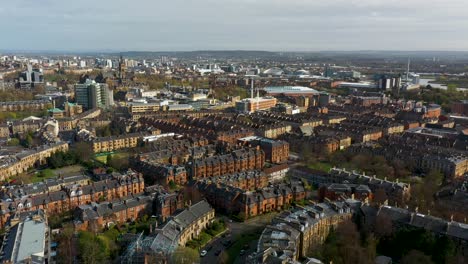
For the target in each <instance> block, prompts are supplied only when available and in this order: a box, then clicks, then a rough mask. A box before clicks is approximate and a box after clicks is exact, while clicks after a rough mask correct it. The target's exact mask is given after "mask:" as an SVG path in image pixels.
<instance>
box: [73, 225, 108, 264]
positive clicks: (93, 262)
mask: <svg viewBox="0 0 468 264" xmlns="http://www.w3.org/2000/svg"><path fill="white" fill-rule="evenodd" d="M78 246H79V249H80V250H79V253H80V259H81V263H85V264H97V263H105V262H107V260H108V256H109V251H108V249H107V248H106V246H105V244H104V242H103V241H102V240H101V239H99V238H98V237H97V236H96V235H94V234H92V233H90V232H86V231H81V232H80V234H79V241H78Z"/></svg>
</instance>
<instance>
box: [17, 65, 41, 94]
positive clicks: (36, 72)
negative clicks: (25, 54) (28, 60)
mask: <svg viewBox="0 0 468 264" xmlns="http://www.w3.org/2000/svg"><path fill="white" fill-rule="evenodd" d="M42 83H44V74H43V73H42V70H41V69H33V68H32V66H31V64H28V69H27V70H26V71H24V72H21V73H20V75H19V85H20V88H22V89H31V88H32V87H34V86H35V85H36V84H42Z"/></svg>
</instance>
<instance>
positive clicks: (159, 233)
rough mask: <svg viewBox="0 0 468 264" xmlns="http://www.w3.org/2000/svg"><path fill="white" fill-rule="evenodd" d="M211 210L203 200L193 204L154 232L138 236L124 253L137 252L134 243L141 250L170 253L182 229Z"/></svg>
mask: <svg viewBox="0 0 468 264" xmlns="http://www.w3.org/2000/svg"><path fill="white" fill-rule="evenodd" d="M213 211H214V209H213V208H212V207H211V205H210V204H209V203H208V202H207V201H205V200H202V201H200V202H198V203H196V204H193V205H192V206H190V207H188V208H187V209H185V210H184V211H182V212H180V213H179V214H177V215H174V216H173V217H171V218H170V219H169V220H168V221H167V222H166V223H164V224H163V225H162V226H161V227H159V228H158V229H156V230H155V234H152V235H150V236H147V237H144V238H142V237H138V238H137V239H136V240H135V241H133V242H132V243H131V244H130V246H129V247H127V252H126V254H125V255H126V256H132V255H134V254H137V253H138V252H136V245H138V246H139V251H142V252H148V253H156V254H163V255H166V254H170V253H172V252H173V251H174V250H175V249H176V248H177V247H178V242H179V239H180V236H181V235H182V233H183V231H185V229H186V228H188V227H189V226H190V225H192V224H193V223H196V222H197V221H199V220H200V219H201V218H202V217H204V216H205V215H207V214H209V213H212V212H213Z"/></svg>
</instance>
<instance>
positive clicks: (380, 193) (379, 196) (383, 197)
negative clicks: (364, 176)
mask: <svg viewBox="0 0 468 264" xmlns="http://www.w3.org/2000/svg"><path fill="white" fill-rule="evenodd" d="M387 200H388V196H387V193H386V192H385V189H383V188H379V189H377V190H376V191H375V194H374V202H375V203H377V204H383V203H384V202H385V201H387Z"/></svg>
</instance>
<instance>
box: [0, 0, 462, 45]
mask: <svg viewBox="0 0 468 264" xmlns="http://www.w3.org/2000/svg"><path fill="white" fill-rule="evenodd" d="M467 11H468V1H466V0H166V1H162V0H77V1H68V0H65V1H64V0H0V21H1V22H0V50H31V51H38V50H41V51H107V50H108V51H192V50H267V51H325V50H327V51H329V50H331V51H333V50H346V51H352V50H449V51H452V50H453V51H456V50H460V51H467V50H468V15H467Z"/></svg>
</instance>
